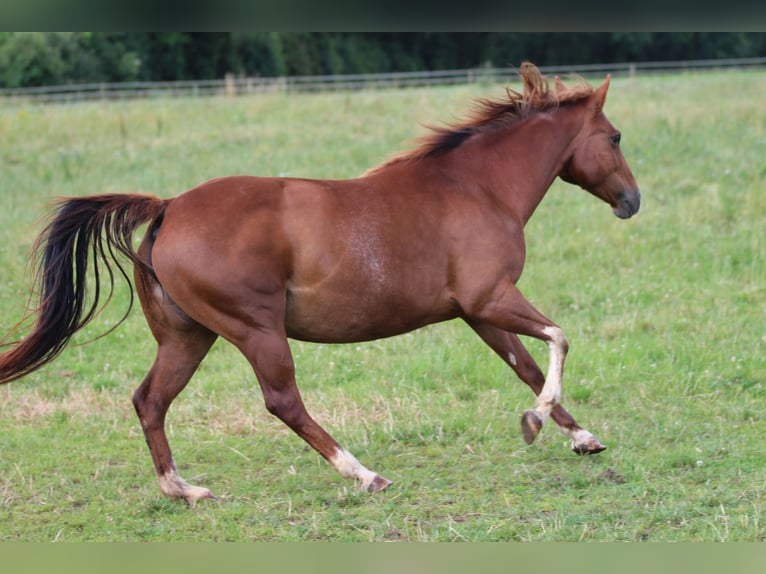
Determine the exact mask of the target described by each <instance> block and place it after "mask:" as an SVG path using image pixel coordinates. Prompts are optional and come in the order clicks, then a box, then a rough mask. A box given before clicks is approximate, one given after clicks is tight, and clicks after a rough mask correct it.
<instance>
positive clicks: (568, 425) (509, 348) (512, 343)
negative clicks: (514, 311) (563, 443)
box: [468, 321, 606, 454]
mask: <svg viewBox="0 0 766 574" xmlns="http://www.w3.org/2000/svg"><path fill="white" fill-rule="evenodd" d="M468 324H469V325H470V326H471V328H472V329H473V330H474V331H476V333H477V334H478V335H479V337H481V339H482V340H483V341H484V342H485V343H486V344H487V345H488V346H489V347H490V348H491V349H492V350H493V351H495V352H496V353H497V354H498V355H499V356H500V358H501V359H503V361H505V362H506V363H507V364H508V365H509V366H510V367H511V368H512V369H513V370H514V371H515V373H516V374H517V375H518V377H519V378H520V379H521V380H522V381H524V382H525V383H526V384H527V385H529V387H530V388H531V389H532V390H533V391H534V393H535V394H536V395H538V396H539V395H540V393H541V392H542V390H543V387H544V385H545V375H543V372H542V371H541V370H540V367H539V366H538V365H537V363H536V362H535V360H534V359H533V358H532V356H531V355H530V354H529V351H527V349H526V348H525V347H524V345H523V344H522V342H521V341H520V340H519V338H518V336H516V335H515V334H513V333H510V332H507V331H503V330H501V329H498V328H497V327H494V326H492V325H490V324H489V323H484V322H479V321H468ZM550 417H551V418H552V419H553V420H554V422H555V423H556V424H557V425H558V427H559V429H560V430H561V432H562V433H564V434H565V435H566V436H568V437H569V438H570V439H571V440H572V450H573V451H574V452H576V453H577V454H596V453H599V452H601V451H603V450H604V449H606V447H605V446H604V445H603V444H601V443H600V442H599V441H598V440H597V439H596V438H595V437H594V436H593V435H592V434H591V433H590V432H588V431H587V430H585V429H584V428H582V427H580V425H578V424H577V422H576V421H575V419H574V418H573V417H572V415H570V414H569V413H568V412H567V411H566V409H564V407H562V406H561V405H560V404H559V403H558V402H557V403H556V404H555V405H554V406H553V408H552V410H551V412H550ZM541 426H542V421H541V420H540V419H539V417H538V416H537V414H535V412H534V411H527V412H526V413H525V414H524V417H523V418H522V431H523V435H524V440H525V441H526V442H527V443H531V442H533V441H534V439H535V437H536V436H537V433H538V432H539V431H540V428H541Z"/></svg>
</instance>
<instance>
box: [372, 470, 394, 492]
mask: <svg viewBox="0 0 766 574" xmlns="http://www.w3.org/2000/svg"><path fill="white" fill-rule="evenodd" d="M392 484H393V482H391V481H390V480H388V479H387V478H383V477H382V476H380V475H379V474H376V475H375V478H373V479H372V482H371V483H370V484H369V485H368V486H367V492H379V491H381V490H385V489H387V488H388V487H389V486H391V485H392Z"/></svg>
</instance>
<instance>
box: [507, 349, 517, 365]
mask: <svg viewBox="0 0 766 574" xmlns="http://www.w3.org/2000/svg"><path fill="white" fill-rule="evenodd" d="M508 361H510V363H511V366H512V367H515V366H516V355H514V354H513V353H511V352H509V353H508Z"/></svg>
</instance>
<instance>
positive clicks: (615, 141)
mask: <svg viewBox="0 0 766 574" xmlns="http://www.w3.org/2000/svg"><path fill="white" fill-rule="evenodd" d="M609 139H610V140H611V142H612V143H613V144H614V145H620V134H619V133H617V134H614V135H613V136H611V137H610V138H609Z"/></svg>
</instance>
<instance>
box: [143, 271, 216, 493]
mask: <svg viewBox="0 0 766 574" xmlns="http://www.w3.org/2000/svg"><path fill="white" fill-rule="evenodd" d="M137 287H138V293H139V298H140V300H141V304H142V306H143V308H144V314H145V315H146V319H147V322H148V323H149V327H150V329H151V331H152V333H153V334H154V337H155V339H156V340H157V344H158V347H157V357H156V359H155V361H154V364H153V365H152V368H151V370H150V371H149V373H148V374H147V375H146V378H145V379H144V381H143V382H142V383H141V386H140V387H139V388H138V389H137V390H136V392H135V393H134V394H133V405H134V406H135V409H136V413H137V414H138V418H139V420H140V421H141V427H142V428H143V431H144V436H145V438H146V444H147V445H148V446H149V451H150V452H151V455H152V460H153V461H154V467H155V470H156V471H157V478H158V479H159V483H160V490H161V491H162V493H163V494H164V495H165V496H168V497H170V498H183V499H185V500H186V501H187V502H188V503H190V504H194V503H195V502H196V501H197V500H199V499H201V498H213V499H215V496H213V494H212V493H211V492H210V491H209V490H208V489H207V488H202V487H199V486H192V485H190V484H189V483H187V482H186V481H185V480H184V479H183V478H181V476H180V475H179V474H178V470H177V469H176V465H175V462H174V461H173V455H172V453H171V451H170V446H169V444H168V439H167V436H166V435H165V415H166V413H167V411H168V408H169V407H170V403H171V402H172V401H173V399H174V398H175V397H176V396H177V395H178V393H180V392H181V391H182V390H183V389H184V387H185V386H186V384H187V383H188V382H189V379H190V378H191V376H192V375H193V374H194V371H196V370H197V367H198V366H199V364H200V362H201V361H202V359H203V358H204V357H205V355H206V354H207V352H208V351H209V350H210V347H211V345H212V344H213V342H214V341H215V339H216V335H215V334H214V333H213V332H211V331H209V330H208V329H206V328H205V327H203V326H202V325H200V324H199V323H197V322H195V321H193V320H192V319H190V318H189V317H188V316H187V315H186V314H185V313H184V312H183V311H182V310H181V309H179V308H178V307H177V306H176V305H175V304H174V303H173V302H172V301H171V300H170V299H169V297H168V296H167V294H166V293H164V292H163V291H162V289H161V288H160V287H159V285H158V284H157V283H154V282H151V280H149V284H148V285H147V284H144V285H141V282H139V281H137Z"/></svg>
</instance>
